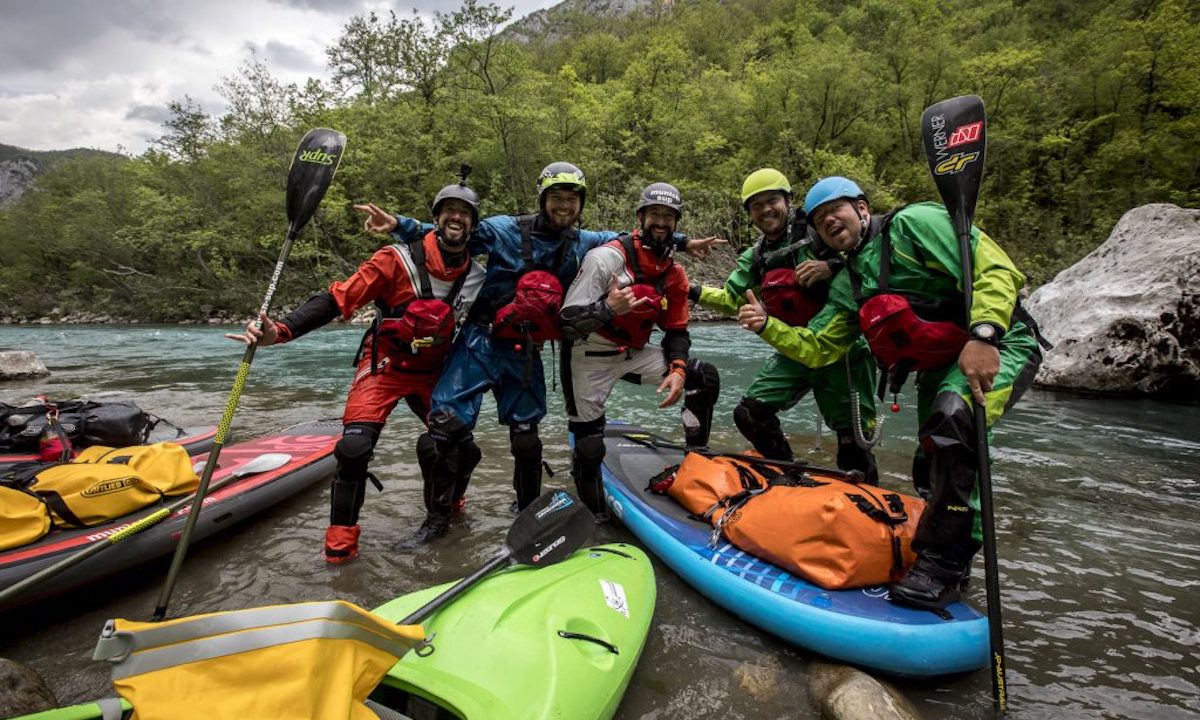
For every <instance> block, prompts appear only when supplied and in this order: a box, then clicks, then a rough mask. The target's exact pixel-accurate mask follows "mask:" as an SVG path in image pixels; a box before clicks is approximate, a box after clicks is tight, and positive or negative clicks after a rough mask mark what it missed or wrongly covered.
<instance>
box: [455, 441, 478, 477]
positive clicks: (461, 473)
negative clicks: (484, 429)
mask: <svg viewBox="0 0 1200 720" xmlns="http://www.w3.org/2000/svg"><path fill="white" fill-rule="evenodd" d="M456 455H457V457H455V458H454V463H453V464H454V467H453V468H452V469H453V471H454V474H455V475H456V476H457V477H459V478H469V477H470V476H471V472H472V471H473V470H474V469H475V466H476V465H478V464H479V461H480V460H482V459H483V451H482V450H480V449H479V446H478V445H476V444H475V438H474V437H468V438H467V439H466V440H464V441H463V442H461V443H459V445H458V450H457V453H456Z"/></svg>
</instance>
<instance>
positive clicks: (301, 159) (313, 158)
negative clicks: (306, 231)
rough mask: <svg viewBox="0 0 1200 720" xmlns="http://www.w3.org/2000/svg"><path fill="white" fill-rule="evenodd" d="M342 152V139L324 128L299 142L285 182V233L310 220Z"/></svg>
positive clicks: (344, 137)
mask: <svg viewBox="0 0 1200 720" xmlns="http://www.w3.org/2000/svg"><path fill="white" fill-rule="evenodd" d="M345 148H346V136H345V135H343V134H342V133H340V132H338V131H337V130H330V129H328V128H316V129H313V130H309V131H308V134H307V135H305V136H304V139H303V140H301V141H300V146H299V147H297V148H296V156H295V157H294V158H292V166H291V168H289V169H288V178H287V217H288V229H289V231H290V232H292V233H293V234H295V233H299V232H300V229H301V228H303V227H304V226H305V225H307V224H308V221H309V220H311V219H312V216H313V213H314V212H316V210H317V206H318V205H320V204H321V198H323V197H325V191H326V190H328V189H329V183H330V182H332V181H333V174H334V173H335V172H337V167H338V163H340V162H341V161H342V151H343V150H344V149H345Z"/></svg>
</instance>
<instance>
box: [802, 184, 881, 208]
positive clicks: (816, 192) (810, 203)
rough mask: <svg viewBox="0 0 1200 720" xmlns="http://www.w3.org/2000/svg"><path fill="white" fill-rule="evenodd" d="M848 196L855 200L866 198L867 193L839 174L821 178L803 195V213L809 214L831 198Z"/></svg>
mask: <svg viewBox="0 0 1200 720" xmlns="http://www.w3.org/2000/svg"><path fill="white" fill-rule="evenodd" d="M842 198H848V199H850V200H857V199H858V198H862V199H863V200H866V199H867V194H866V193H865V192H863V191H862V188H860V187H859V186H858V183H856V182H854V181H853V180H851V179H850V178H844V177H842V176H840V175H834V176H833V177H827V178H822V179H820V180H818V181H817V182H816V183H814V184H813V186H812V188H810V189H809V191H808V194H807V195H805V196H804V214H805V215H811V214H812V211H813V210H816V209H817V208H818V207H820V206H822V205H824V204H825V203H827V202H830V201H833V200H841V199H842Z"/></svg>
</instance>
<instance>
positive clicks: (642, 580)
mask: <svg viewBox="0 0 1200 720" xmlns="http://www.w3.org/2000/svg"><path fill="white" fill-rule="evenodd" d="M447 587H449V584H447V585H444V586H440V587H434V588H429V589H427V590H421V591H418V592H415V593H412V594H410V595H405V596H403V597H399V598H396V599H395V600H392V601H391V602H388V603H386V604H384V605H382V606H381V607H379V608H376V609H375V610H374V611H373V612H374V613H375V614H376V615H379V616H381V617H383V618H386V619H388V620H392V621H398V620H400V619H401V618H403V617H405V616H406V615H408V614H409V613H410V612H412V611H413V610H416V609H417V608H419V607H420V606H422V605H423V604H424V603H425V602H427V601H429V600H431V599H432V598H434V597H435V596H436V595H437V594H438V593H439V592H441V591H442V590H444V589H446V588H447ZM654 602H655V584H654V571H653V569H652V567H651V565H650V561H649V559H648V558H647V557H646V555H645V553H643V552H642V551H641V550H639V549H637V548H635V547H633V546H630V545H626V544H623V543H617V544H609V545H598V546H595V547H591V548H587V549H583V550H579V551H576V552H575V553H574V554H573V555H571V556H570V557H568V558H567V559H565V560H563V561H561V562H558V563H556V564H553V565H549V566H546V567H542V568H531V567H524V566H519V565H514V566H512V567H510V568H508V569H506V570H503V571H501V572H499V573H496V574H495V575H492V576H491V577H488V578H486V579H485V580H483V581H481V582H480V583H478V584H477V585H475V586H474V587H472V588H470V589H469V590H467V591H466V592H464V593H463V594H462V595H461V596H459V597H458V598H457V599H455V600H453V601H452V602H450V603H449V604H447V605H445V606H444V607H442V608H441V609H440V610H438V611H437V612H436V614H434V615H433V616H432V617H430V618H428V619H427V620H425V621H424V622H423V623H422V624H423V625H424V626H425V631H426V637H432V641H431V646H430V647H426V648H423V649H421V650H420V651H414V652H409V653H408V654H407V655H405V656H404V657H402V658H401V659H400V661H399V662H398V663H396V665H395V666H393V667H392V669H391V670H390V671H389V672H388V675H387V676H386V677H385V678H384V679H383V681H382V682H381V683H380V684H379V686H378V687H376V689H375V690H374V692H372V693H371V696H370V701H369V704H370V705H371V706H372V709H373V710H375V712H376V713H377V714H378V715H379V717H380V718H383V719H384V720H389V719H390V720H410V719H415V718H419V719H420V720H451V719H457V720H484V719H485V718H486V719H487V720H509V719H516V718H522V719H523V720H524V719H528V720H537V719H539V718H545V719H549V718H559V719H564V718H570V719H571V720H585V719H587V718H611V717H612V716H613V714H614V713H615V712H616V710H617V706H618V705H619V704H620V702H621V697H622V695H623V694H624V692H625V688H626V686H627V685H628V684H629V679H630V677H631V676H632V675H633V669H634V667H635V666H636V665H637V661H638V657H639V656H640V655H641V652H642V647H643V646H644V645H645V641H646V634H647V633H648V632H649V630H650V620H651V616H652V615H653V613H654ZM110 702H115V701H110ZM125 707H126V708H128V705H125ZM128 714H129V713H128V712H126V713H125V714H124V715H125V716H128ZM102 717H103V716H102V713H101V709H100V705H98V704H97V703H88V704H84V705H75V706H71V707H66V708H59V709H56V710H50V711H47V712H43V713H38V714H35V715H26V716H23V718H22V720H100V719H101V718H102Z"/></svg>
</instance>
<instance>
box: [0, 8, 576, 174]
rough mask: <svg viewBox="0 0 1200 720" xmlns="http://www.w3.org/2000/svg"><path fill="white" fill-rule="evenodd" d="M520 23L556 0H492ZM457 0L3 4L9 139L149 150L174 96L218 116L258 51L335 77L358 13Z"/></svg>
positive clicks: (299, 69) (5, 139) (285, 64)
mask: <svg viewBox="0 0 1200 720" xmlns="http://www.w3.org/2000/svg"><path fill="white" fill-rule="evenodd" d="M493 2H495V3H496V4H497V5H499V6H501V7H512V8H514V12H513V17H514V18H519V17H522V16H524V15H526V14H528V13H530V12H533V11H535V10H538V9H540V8H545V7H551V6H553V5H555V4H557V2H558V0H493ZM454 7H457V3H456V2H455V0H442V1H441V2H438V0H406V1H402V2H385V1H382V0H0V28H3V33H2V35H3V40H2V41H0V143H2V144H6V145H16V146H18V147H23V148H27V149H30V150H61V149H66V148H73V147H90V148H97V149H101V150H112V151H118V150H120V151H124V152H126V153H134V154H136V153H140V152H142V151H143V150H145V149H146V147H147V145H148V143H149V142H150V141H152V140H154V139H155V138H157V137H159V136H160V135H161V134H162V122H163V120H165V119H166V118H167V111H166V105H167V103H168V102H169V101H171V100H182V99H183V98H184V96H185V95H186V96H190V97H191V98H192V99H193V100H195V101H196V102H198V103H199V104H200V105H201V107H203V109H204V110H205V111H206V112H208V113H210V114H214V115H216V114H220V111H221V110H222V109H223V107H224V102H223V101H222V100H221V98H220V96H219V95H218V94H217V93H216V91H215V90H214V87H215V86H216V85H218V84H219V83H220V81H221V79H222V78H223V77H226V76H232V75H235V74H236V73H237V70H238V67H239V66H240V65H241V64H242V63H243V62H244V61H245V60H246V59H247V58H249V57H250V53H251V52H257V54H258V57H259V58H260V60H262V61H263V62H264V63H266V65H267V66H268V67H269V68H270V70H271V72H272V74H273V75H275V77H276V78H278V79H279V80H281V81H283V82H296V83H297V84H303V82H304V81H305V79H307V78H309V77H317V78H322V79H324V78H326V70H325V48H326V46H328V45H329V44H331V43H332V42H333V41H334V40H335V39H336V38H337V37H338V35H339V34H340V33H341V30H342V28H343V27H344V26H345V24H346V22H347V21H348V20H349V19H350V18H351V17H353V16H354V15H358V14H363V13H365V12H367V11H369V10H376V11H380V12H381V14H384V15H386V11H387V10H388V9H392V10H395V12H396V14H397V15H399V16H401V17H403V16H405V15H408V14H409V13H411V12H412V10H413V9H416V10H418V11H420V12H421V13H423V14H426V15H432V12H433V11H434V10H442V11H446V10H449V9H453V8H454Z"/></svg>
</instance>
